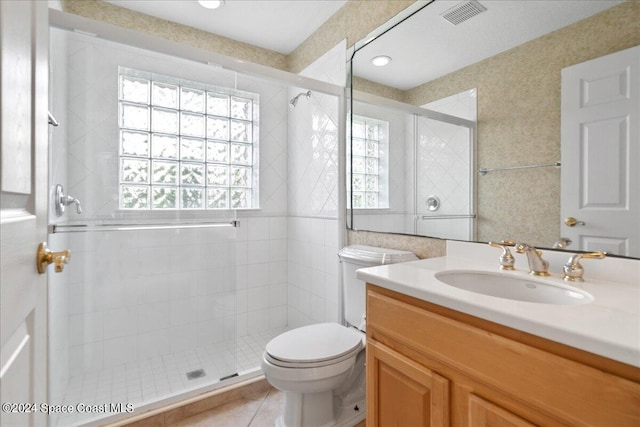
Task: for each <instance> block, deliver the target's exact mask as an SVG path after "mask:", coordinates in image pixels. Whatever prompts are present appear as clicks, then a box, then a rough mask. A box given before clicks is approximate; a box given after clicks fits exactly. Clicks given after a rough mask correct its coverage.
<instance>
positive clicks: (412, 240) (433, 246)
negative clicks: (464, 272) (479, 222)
mask: <svg viewBox="0 0 640 427" xmlns="http://www.w3.org/2000/svg"><path fill="white" fill-rule="evenodd" d="M347 239H348V242H349V244H350V245H369V246H377V247H380V248H389V249H400V250H403V251H411V252H413V253H414V254H416V256H417V257H418V258H420V259H425V258H434V257H439V256H445V255H446V253H447V241H446V240H442V239H432V238H429V237H418V236H407V235H403V234H389V233H375V232H372V231H356V230H349V232H348V235H347Z"/></svg>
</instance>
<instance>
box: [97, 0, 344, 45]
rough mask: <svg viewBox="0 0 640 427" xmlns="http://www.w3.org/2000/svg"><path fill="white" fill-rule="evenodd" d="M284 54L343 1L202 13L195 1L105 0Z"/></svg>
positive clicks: (238, 6) (239, 6) (295, 1)
mask: <svg viewBox="0 0 640 427" xmlns="http://www.w3.org/2000/svg"><path fill="white" fill-rule="evenodd" d="M105 1H107V3H112V4H115V5H117V6H121V7H124V8H127V9H131V10H135V11H137V12H142V13H144V14H147V15H151V16H155V17H157V18H161V19H166V20H169V21H173V22H177V23H179V24H183V25H188V26H190V27H194V28H197V29H200V30H203V31H207V32H209V33H213V34H218V35H221V36H225V37H228V38H231V39H234V40H239V41H241V42H245V43H249V44H252V45H254V46H259V47H262V48H265V49H269V50H273V51H276V52H280V53H283V54H289V53H291V52H292V51H293V50H294V49H295V48H296V47H298V46H299V45H300V44H301V43H302V42H303V41H305V40H306V39H307V37H309V36H310V35H311V34H312V33H313V32H314V31H315V30H317V29H318V27H319V26H320V25H321V24H322V23H323V22H325V21H326V20H327V19H329V17H331V15H333V14H334V13H336V12H337V11H338V9H340V8H341V7H342V6H343V5H344V4H345V3H346V0H262V1H260V0H226V2H225V4H224V6H223V7H221V8H219V9H205V8H204V7H202V6H200V5H199V4H198V2H197V1H196V0H143V1H142V0H105Z"/></svg>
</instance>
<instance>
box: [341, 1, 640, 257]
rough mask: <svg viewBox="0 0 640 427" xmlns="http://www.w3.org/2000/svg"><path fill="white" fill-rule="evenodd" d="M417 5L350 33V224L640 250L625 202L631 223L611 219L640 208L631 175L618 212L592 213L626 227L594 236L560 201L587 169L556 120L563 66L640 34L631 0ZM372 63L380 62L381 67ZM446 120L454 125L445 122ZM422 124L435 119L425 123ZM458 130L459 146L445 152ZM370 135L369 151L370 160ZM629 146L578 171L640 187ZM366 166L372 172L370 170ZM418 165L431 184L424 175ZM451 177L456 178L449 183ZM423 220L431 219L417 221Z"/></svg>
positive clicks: (632, 41) (638, 160)
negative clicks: (353, 36)
mask: <svg viewBox="0 0 640 427" xmlns="http://www.w3.org/2000/svg"><path fill="white" fill-rule="evenodd" d="M413 8H414V10H415V12H414V13H413V14H411V15H409V14H408V13H407V14H405V15H409V16H404V17H397V18H396V21H395V22H393V23H391V22H390V23H387V24H385V26H384V28H381V29H379V30H377V31H374V32H373V33H372V34H371V35H369V36H368V37H366V38H365V39H363V41H361V42H359V43H357V44H356V46H355V49H354V51H355V53H354V54H353V56H352V60H351V61H350V67H351V71H350V77H351V79H350V80H351V87H350V89H351V99H350V103H351V106H350V116H351V118H352V123H351V127H350V129H349V131H350V132H351V134H350V135H352V137H351V138H350V144H348V145H350V150H348V151H349V152H348V155H349V158H348V161H347V163H348V169H349V170H348V173H349V178H348V179H347V182H348V198H349V200H348V203H347V204H348V206H349V207H350V206H352V205H353V206H354V209H349V211H348V218H349V222H350V223H349V228H351V229H354V230H368V231H377V232H390V233H401V234H410V235H421V236H429V237H439V238H447V239H456V240H472V241H480V242H487V241H492V240H494V241H496V240H502V239H509V240H519V241H525V242H527V243H530V244H532V245H535V246H537V247H542V248H551V247H552V246H553V245H554V243H556V242H558V241H559V239H560V238H561V237H568V238H569V239H571V240H572V241H573V242H572V243H571V244H570V245H568V247H567V248H566V249H567V250H568V251H578V250H585V251H592V250H606V251H608V252H609V253H610V254H614V255H621V256H630V257H634V258H639V257H640V245H639V244H638V241H639V240H640V232H639V231H638V228H633V227H634V226H635V227H637V223H638V222H639V221H638V220H637V218H638V217H640V212H639V211H638V210H636V211H635V214H634V213H633V212H631V213H630V215H631V218H634V217H633V215H635V219H632V220H631V221H630V222H629V221H627V220H624V221H618V220H617V219H615V218H616V217H615V215H614V214H613V212H614V211H616V210H628V209H626V208H627V207H629V208H631V209H638V208H639V207H640V206H639V202H638V200H637V199H638V194H640V189H639V188H638V187H636V188H633V187H632V185H634V184H633V182H632V181H629V182H628V183H627V184H626V185H627V187H626V189H624V191H623V192H625V194H622V192H620V194H621V195H620V197H621V198H624V197H627V199H626V202H625V203H623V205H625V206H624V209H617V208H616V207H614V208H612V209H609V210H608V211H605V213H604V215H601V218H603V219H602V221H603V224H601V225H603V226H610V225H615V223H618V222H619V223H625V221H627V222H626V224H629V223H631V226H625V227H623V230H622V231H620V230H616V231H614V232H611V233H610V235H608V236H605V237H602V236H600V237H596V238H594V237H593V236H591V238H590V236H589V233H590V231H589V230H590V228H589V226H592V225H593V224H594V222H593V220H591V219H590V220H586V219H585V216H584V215H587V214H588V212H587V213H585V212H580V211H571V207H569V206H568V201H569V200H570V199H575V197H573V196H574V195H575V194H577V193H578V192H579V190H578V189H579V188H582V187H580V186H581V185H584V184H583V183H582V182H580V181H579V180H578V178H579V176H583V175H585V174H586V172H585V169H584V167H583V169H578V172H573V171H574V170H576V168H577V167H578V166H579V165H578V166H576V165H575V163H576V162H577V160H576V159H571V158H570V157H569V154H568V151H567V150H566V148H565V147H562V144H563V143H561V141H563V140H565V139H567V138H566V137H565V136H562V135H563V132H564V130H563V129H564V128H563V123H562V121H561V98H562V96H561V92H562V85H563V84H565V85H566V83H563V80H562V73H563V69H568V68H569V67H572V66H574V65H576V64H580V63H584V62H585V61H591V60H594V59H596V58H600V57H603V56H605V55H610V54H613V53H616V52H619V51H622V50H626V49H630V48H632V47H634V46H636V45H638V44H640V25H639V24H638V22H640V7H638V4H637V3H636V2H625V1H609V0H607V1H598V0H596V1H585V0H578V1H562V2H557V1H537V0H536V1H529V0H518V1H516V0H512V1H505V0H500V1H490V0H480V1H479V2H477V1H462V2H461V1H440V0H436V1H433V2H422V4H416V5H414V6H413ZM385 57H386V58H385ZM376 58H377V59H376ZM374 59H376V60H375V61H374ZM376 61H383V62H384V61H387V62H388V64H387V65H385V66H376V65H375V64H374V62H376ZM632 74H633V72H632ZM635 74H638V73H637V72H636V73H635ZM616 81H617V80H616ZM620 81H622V80H620ZM565 98H566V96H565ZM636 103H637V102H636ZM438 114H442V115H443V116H442V117H435V116H437V115H438ZM434 115H435V116H434ZM429 116H431V117H432V118H429ZM565 116H567V114H565ZM433 117H435V119H434V118H433ZM443 117H444V118H445V119H447V120H445V119H443ZM452 117H453V118H458V119H459V120H458V122H457V123H455V124H452V119H451V118H452ZM428 120H431V121H433V123H434V126H435V127H431V128H429V127H428V126H427V127H426V128H425V126H424V125H423V122H425V121H428ZM434 120H435V121H434ZM634 120H637V118H635V119H634ZM447 122H448V123H447ZM564 126H566V125H564ZM635 126H636V127H637V124H636V125H635ZM632 133H633V132H632ZM374 137H375V138H377V139H378V140H379V141H374V139H375V138H374ZM454 137H456V138H458V139H459V140H460V141H462V142H458V143H457V144H458V145H456V146H454V147H453V148H451V147H450V146H451V144H450V141H451V140H452V138H454ZM376 144H378V147H379V148H378V150H379V151H378V152H377V154H375V156H374V157H377V159H375V158H374V159H369V158H368V157H367V155H368V154H369V151H370V152H373V148H375V146H376ZM630 144H632V145H633V144H635V148H631V149H630V151H628V152H627V153H626V154H623V155H621V156H619V157H620V159H622V158H625V157H626V158H625V160H628V162H624V161H622V160H620V164H621V167H624V168H626V169H624V170H623V171H618V172H616V173H618V175H616V176H614V177H613V178H612V176H611V173H610V171H608V170H607V169H606V168H603V167H600V168H598V167H594V164H598V162H599V161H600V159H596V160H594V163H592V164H590V165H591V167H590V168H589V171H591V170H597V171H598V172H596V173H595V174H592V175H591V176H589V177H587V176H585V177H584V178H585V179H586V180H589V179H591V182H593V181H594V180H599V181H600V182H613V181H615V180H616V179H617V178H616V177H620V176H622V175H625V173H626V172H624V171H628V172H629V173H630V175H629V174H627V175H629V176H631V177H632V179H635V185H638V184H637V183H638V182H639V181H640V177H639V176H638V175H634V174H635V172H633V171H634V170H637V169H640V155H639V154H638V153H639V152H640V150H638V148H637V146H638V145H640V143H639V142H638V141H635V142H634V141H631V142H630ZM429 147H440V148H442V147H448V148H447V150H444V151H441V152H433V151H429ZM425 150H426V151H425ZM605 152H615V147H614V148H611V150H609V149H606V150H605ZM352 153H353V155H352ZM616 155H617V154H616ZM614 157H615V156H614ZM374 160H375V161H374ZM376 161H377V163H376ZM461 161H463V162H462V164H459V163H460V162H461ZM603 161H604V160H603ZM622 163H625V164H622ZM385 164H386V165H387V166H388V168H387V169H384V168H383V165H385ZM394 165H395V166H394ZM560 165H562V166H560ZM456 167H458V168H459V169H455V168H456ZM352 170H354V173H351V171H352ZM373 170H376V171H378V172H379V176H377V177H369V176H368V175H367V173H368V172H369V171H373ZM466 174H468V175H466ZM600 174H605V175H606V174H609V175H607V176H601V175H600ZM427 175H429V179H431V180H432V181H433V182H429V183H428V185H425V176H427ZM451 175H453V176H454V177H455V178H456V179H457V180H453V181H451V180H450V181H446V180H445V178H446V177H450V176H451ZM440 178H442V179H440ZM627 178H628V176H627ZM612 179H613V181H612ZM354 180H355V181H354ZM376 180H377V181H376ZM349 183H351V184H350V185H349ZM432 184H433V185H432ZM421 186H423V187H426V188H424V189H422V190H420V187H421ZM369 190H372V191H371V192H377V194H375V195H369V194H367V191H369ZM373 190H375V191H373ZM461 190H463V191H464V194H459V193H460V191H461ZM585 191H586V190H584V188H583V190H582V193H580V194H583V193H584V192H585ZM385 192H386V194H384V193H385ZM605 192H613V193H615V191H613V190H610V189H605ZM587 193H588V192H587ZM567 194H568V195H569V196H567ZM616 194H617V193H616ZM367 197H368V200H367ZM385 198H386V199H385ZM583 199H584V197H582V199H581V200H582V201H583V202H584V200H583ZM452 200H454V201H455V203H452ZM461 201H465V202H466V205H464V203H461ZM374 202H375V203H377V205H373V203H374ZM368 203H371V204H368ZM563 204H564V205H563ZM583 204H584V203H583ZM587 204H588V203H587ZM454 205H455V206H454ZM612 206H613V205H612ZM573 212H576V213H573ZM438 215H440V217H441V218H435V217H437V216H438ZM569 216H571V217H575V218H576V221H577V223H576V224H574V225H573V226H570V223H571V221H567V222H565V217H569ZM627 217H629V215H627ZM427 222H428V223H430V224H437V226H432V227H425V226H421V223H422V224H424V223H427ZM633 223H635V225H634V224H633Z"/></svg>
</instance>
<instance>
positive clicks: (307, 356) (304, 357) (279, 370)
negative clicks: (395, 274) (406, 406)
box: [262, 245, 418, 427]
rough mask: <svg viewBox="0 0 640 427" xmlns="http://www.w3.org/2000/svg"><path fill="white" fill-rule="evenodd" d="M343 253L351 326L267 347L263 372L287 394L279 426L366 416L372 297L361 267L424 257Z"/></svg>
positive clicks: (357, 248) (349, 421)
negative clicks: (367, 294) (367, 344)
mask: <svg viewBox="0 0 640 427" xmlns="http://www.w3.org/2000/svg"><path fill="white" fill-rule="evenodd" d="M338 256H339V257H340V262H341V264H342V274H343V297H344V318H345V322H346V326H343V325H340V324H338V323H320V324H315V325H309V326H303V327H301V328H296V329H292V330H290V331H287V332H284V333H282V334H280V335H278V336H277V337H275V338H274V339H272V340H271V341H269V342H268V343H267V345H266V347H265V351H264V354H263V357H262V371H263V372H264V375H265V377H266V379H267V381H268V382H269V383H270V384H271V385H272V386H274V387H275V388H277V389H278V390H281V391H283V392H284V398H285V403H284V411H283V413H282V415H280V416H279V417H278V419H277V421H276V426H277V427H294V426H295V427H328V426H340V427H342V426H345V427H346V426H353V425H355V424H357V423H359V422H360V421H362V420H363V419H364V418H365V331H366V325H365V316H364V315H365V304H366V298H365V283H364V282H363V281H361V280H358V279H356V270H357V269H359V268H365V267H373V266H376V265H384V264H393V263H397V262H405V261H413V260H416V259H418V258H417V257H416V256H415V255H414V254H413V253H412V252H407V251H399V250H395V249H384V248H377V247H373V246H364V245H353V246H347V247H345V248H343V249H342V250H340V251H339V252H338Z"/></svg>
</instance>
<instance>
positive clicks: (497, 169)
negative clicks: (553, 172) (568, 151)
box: [478, 162, 562, 175]
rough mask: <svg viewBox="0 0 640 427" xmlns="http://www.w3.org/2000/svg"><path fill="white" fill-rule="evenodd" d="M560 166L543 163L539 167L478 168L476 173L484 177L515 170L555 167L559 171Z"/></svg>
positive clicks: (555, 163)
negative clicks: (493, 173) (489, 174)
mask: <svg viewBox="0 0 640 427" xmlns="http://www.w3.org/2000/svg"><path fill="white" fill-rule="evenodd" d="M561 165H562V163H560V162H554V163H545V164H541V165H527V166H511V167H504V168H493V169H487V168H480V169H478V173H479V174H480V175H486V174H487V173H489V172H498V171H512V170H516V169H533V168H546V167H556V168H558V169H559V168H560V166H561Z"/></svg>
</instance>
